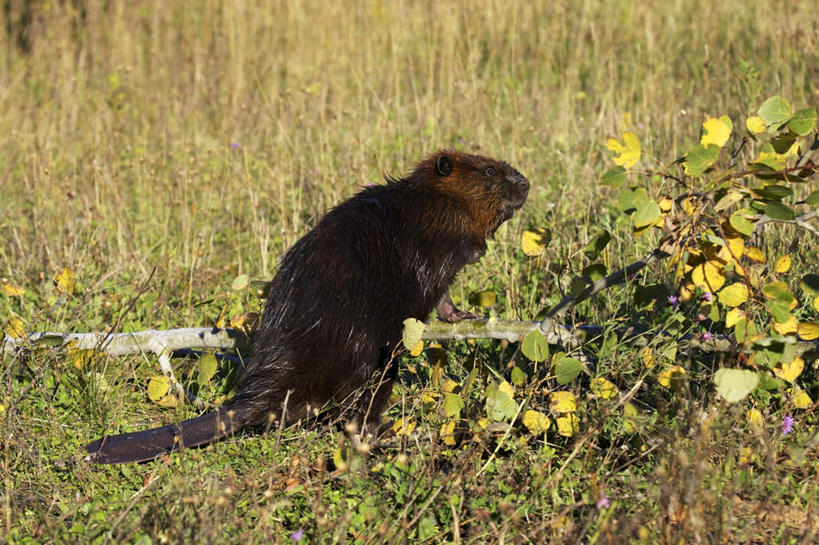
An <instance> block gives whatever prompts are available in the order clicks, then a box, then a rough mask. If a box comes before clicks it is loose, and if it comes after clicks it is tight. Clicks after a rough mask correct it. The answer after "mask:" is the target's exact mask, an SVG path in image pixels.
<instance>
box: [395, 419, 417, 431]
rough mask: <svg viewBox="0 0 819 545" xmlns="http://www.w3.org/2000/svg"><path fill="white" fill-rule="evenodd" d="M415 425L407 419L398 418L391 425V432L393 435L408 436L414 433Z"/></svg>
mask: <svg viewBox="0 0 819 545" xmlns="http://www.w3.org/2000/svg"><path fill="white" fill-rule="evenodd" d="M415 426H416V423H415V422H413V421H412V420H410V419H409V418H398V419H396V420H395V422H393V424H392V431H393V432H395V435H409V434H411V433H412V432H413V431H415Z"/></svg>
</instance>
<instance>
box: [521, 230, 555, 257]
mask: <svg viewBox="0 0 819 545" xmlns="http://www.w3.org/2000/svg"><path fill="white" fill-rule="evenodd" d="M551 240H552V232H551V231H550V230H549V229H547V228H545V227H539V228H537V229H526V230H525V231H524V232H523V233H521V234H520V248H521V250H523V253H524V254H526V255H528V256H532V257H534V256H539V255H541V254H542V253H543V252H544V251H545V250H546V246H548V245H549V242H551Z"/></svg>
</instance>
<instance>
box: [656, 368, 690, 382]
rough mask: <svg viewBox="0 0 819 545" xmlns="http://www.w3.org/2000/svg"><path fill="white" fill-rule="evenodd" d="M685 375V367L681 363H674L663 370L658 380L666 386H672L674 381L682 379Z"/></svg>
mask: <svg viewBox="0 0 819 545" xmlns="http://www.w3.org/2000/svg"><path fill="white" fill-rule="evenodd" d="M684 376H685V369H683V368H682V367H680V366H679V365H673V366H671V367H669V368H668V369H665V370H663V371H662V372H661V373H660V374H659V376H658V377H657V382H659V383H660V385H661V386H664V387H665V388H670V387H671V383H672V381H677V380H681V379H682V378H683V377H684Z"/></svg>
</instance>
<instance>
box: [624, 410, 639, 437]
mask: <svg viewBox="0 0 819 545" xmlns="http://www.w3.org/2000/svg"><path fill="white" fill-rule="evenodd" d="M638 414H639V413H638V411H637V407H635V406H634V405H632V404H631V403H626V404H625V405H623V416H624V417H625V419H624V421H623V429H624V430H625V432H626V433H634V430H636V429H637V420H636V418H635V417H636V416H637V415H638Z"/></svg>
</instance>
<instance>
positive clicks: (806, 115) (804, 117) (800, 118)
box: [788, 108, 816, 136]
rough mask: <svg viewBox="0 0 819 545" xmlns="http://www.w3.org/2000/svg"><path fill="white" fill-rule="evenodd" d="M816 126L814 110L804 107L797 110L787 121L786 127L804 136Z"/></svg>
mask: <svg viewBox="0 0 819 545" xmlns="http://www.w3.org/2000/svg"><path fill="white" fill-rule="evenodd" d="M814 127H816V110H814V109H813V108H805V109H804V110H799V111H798V112H796V113H795V114H793V117H792V118H791V120H790V121H789V122H788V129H790V131H791V132H792V133H794V134H798V135H799V136H805V135H806V134H808V133H809V132H811V131H812V130H813V129H814Z"/></svg>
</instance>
